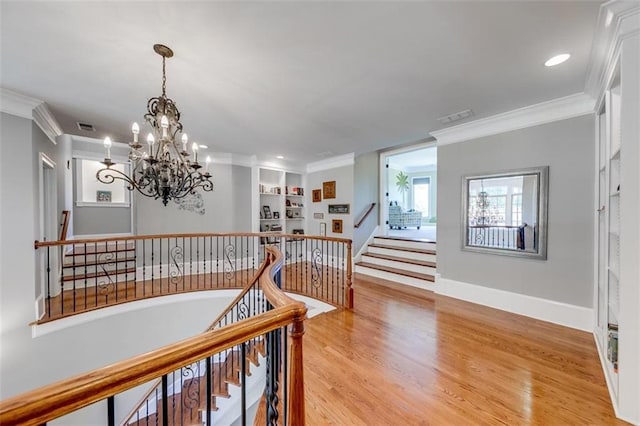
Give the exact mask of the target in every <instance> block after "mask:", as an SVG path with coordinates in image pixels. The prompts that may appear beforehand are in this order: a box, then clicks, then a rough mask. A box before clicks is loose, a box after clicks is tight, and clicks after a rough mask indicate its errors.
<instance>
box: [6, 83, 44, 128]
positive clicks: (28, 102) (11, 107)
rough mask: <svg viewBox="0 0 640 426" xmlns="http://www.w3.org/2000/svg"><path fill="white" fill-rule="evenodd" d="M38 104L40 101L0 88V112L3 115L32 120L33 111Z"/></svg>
mask: <svg viewBox="0 0 640 426" xmlns="http://www.w3.org/2000/svg"><path fill="white" fill-rule="evenodd" d="M40 104H42V101H41V100H40V99H36V98H32V97H31V96H26V95H23V94H21V93H18V92H14V91H13V90H8V89H5V88H3V87H0V110H1V111H2V112H4V113H7V114H11V115H16V116H18V117H22V118H28V119H29V120H32V119H33V110H34V109H35V108H36V107H37V106H38V105H40Z"/></svg>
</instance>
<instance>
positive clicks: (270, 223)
mask: <svg viewBox="0 0 640 426" xmlns="http://www.w3.org/2000/svg"><path fill="white" fill-rule="evenodd" d="M253 176H254V177H253V183H254V188H255V189H254V191H255V192H254V196H253V198H254V202H253V215H254V221H253V223H254V226H253V230H254V232H262V233H265V236H264V237H262V238H260V245H261V246H262V247H261V248H264V246H265V245H268V244H281V243H282V241H281V239H280V238H279V237H278V236H277V234H304V233H305V227H306V215H305V212H306V203H305V195H306V194H305V190H304V183H305V176H304V175H303V174H302V173H297V172H291V171H285V170H280V169H273V168H266V167H254V169H253ZM296 244H299V240H298V239H296V238H293V237H289V238H287V239H286V240H285V241H284V248H283V249H284V253H285V256H286V257H287V258H288V259H290V257H291V253H294V252H296V250H295V245H296ZM259 253H260V256H259V258H260V261H262V256H263V254H264V250H262V249H261V250H259Z"/></svg>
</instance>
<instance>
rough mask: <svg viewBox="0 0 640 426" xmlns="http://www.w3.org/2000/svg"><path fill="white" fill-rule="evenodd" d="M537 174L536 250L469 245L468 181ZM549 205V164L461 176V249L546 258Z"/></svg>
mask: <svg viewBox="0 0 640 426" xmlns="http://www.w3.org/2000/svg"><path fill="white" fill-rule="evenodd" d="M534 174H535V175H538V212H537V213H538V252H537V253H532V252H525V251H518V250H511V249H503V248H494V247H481V246H470V245H468V244H467V241H468V237H469V226H468V225H469V182H470V181H472V180H477V179H491V178H503V177H512V176H520V175H534ZM548 205H549V166H541V167H529V168H523V169H513V170H505V171H500V172H489V173H474V174H469V175H465V176H463V177H462V220H461V236H462V241H461V243H462V250H464V251H472V252H476V253H486V254H498V255H503V256H513V257H525V258H529V259H538V260H547V209H548Z"/></svg>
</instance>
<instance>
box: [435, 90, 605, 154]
mask: <svg viewBox="0 0 640 426" xmlns="http://www.w3.org/2000/svg"><path fill="white" fill-rule="evenodd" d="M594 107H595V100H594V99H593V98H592V97H591V96H589V95H587V94H586V93H576V94H573V95H569V96H565V97H562V98H557V99H552V100H550V101H546V102H541V103H539V104H534V105H529V106H526V107H524V108H519V109H515V110H513V111H508V112H504V113H502V114H497V115H494V116H491V117H487V118H481V119H479V120H475V121H471V122H469V123H464V124H460V125H458V126H453V127H449V128H447V129H442V130H436V131H434V132H431V136H433V137H434V138H436V140H437V141H438V146H440V145H448V144H452V143H457V142H464V141H467V140H470V139H477V138H481V137H484V136H490V135H496V134H499V133H504V132H509V131H512V130H519V129H524V128H526V127H532V126H537V125H540V124H546V123H551V122H554V121H559V120H565V119H568V118H573V117H579V116H581V115H585V114H590V113H593V111H594Z"/></svg>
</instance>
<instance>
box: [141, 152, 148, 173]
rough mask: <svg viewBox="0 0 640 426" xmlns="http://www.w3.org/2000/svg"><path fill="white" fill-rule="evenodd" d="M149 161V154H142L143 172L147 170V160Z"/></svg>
mask: <svg viewBox="0 0 640 426" xmlns="http://www.w3.org/2000/svg"><path fill="white" fill-rule="evenodd" d="M148 159H149V154H147V153H146V152H144V153H142V170H147V160H148Z"/></svg>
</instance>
